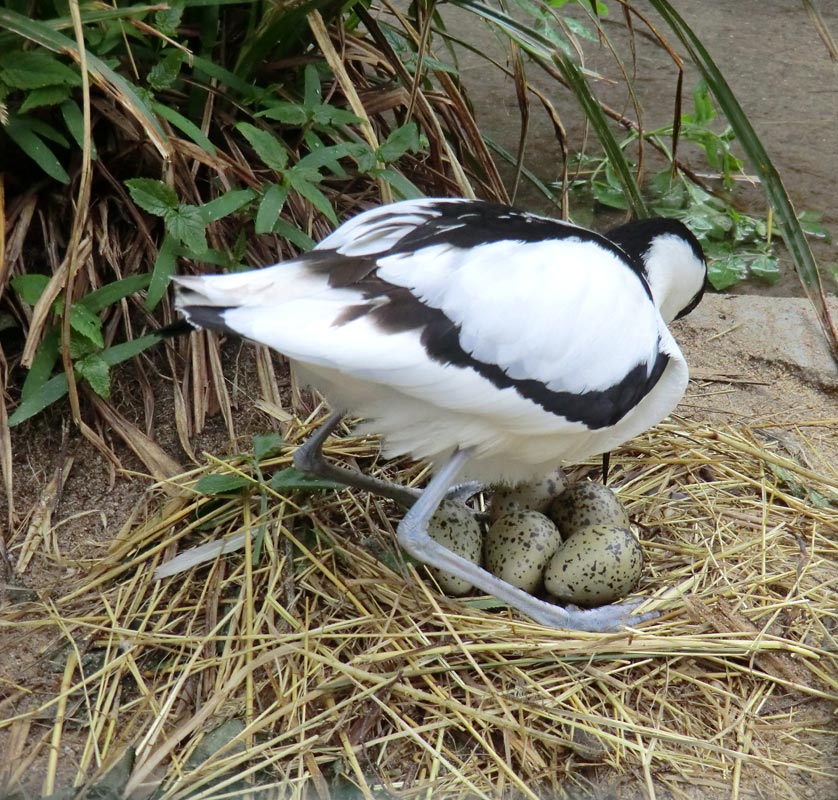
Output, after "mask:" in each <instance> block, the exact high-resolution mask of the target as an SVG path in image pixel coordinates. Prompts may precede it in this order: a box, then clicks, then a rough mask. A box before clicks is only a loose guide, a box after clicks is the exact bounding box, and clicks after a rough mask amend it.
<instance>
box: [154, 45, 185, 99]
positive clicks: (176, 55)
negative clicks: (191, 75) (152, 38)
mask: <svg viewBox="0 0 838 800" xmlns="http://www.w3.org/2000/svg"><path fill="white" fill-rule="evenodd" d="M182 65H183V53H181V51H180V50H178V49H171V50H169V51H168V52H167V53H166V55H165V56H164V57H163V58H161V59H160V60H159V61H157V62H155V64H154V66H153V67H152V68H151V70H150V71H149V73H148V78H147V80H148V85H149V86H150V87H151V88H152V89H155V90H156V91H163V90H165V89H168V88H169V87H171V86H172V84H173V83H174V82H175V81H176V80H177V79H178V76H179V75H180V68H181V66H182Z"/></svg>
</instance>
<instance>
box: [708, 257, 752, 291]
mask: <svg viewBox="0 0 838 800" xmlns="http://www.w3.org/2000/svg"><path fill="white" fill-rule="evenodd" d="M747 277H748V265H747V263H746V262H745V261H744V260H743V259H742V258H741V257H740V256H735V255H729V256H727V257H726V258H717V259H714V260H713V261H711V262H710V264H709V265H708V267H707V280H709V281H710V285H711V286H712V287H713V288H714V289H715V290H716V291H717V292H721V291H724V290H725V289H729V288H730V287H731V286H733V285H734V284H736V283H739V282H740V281H743V280H745V278H747Z"/></svg>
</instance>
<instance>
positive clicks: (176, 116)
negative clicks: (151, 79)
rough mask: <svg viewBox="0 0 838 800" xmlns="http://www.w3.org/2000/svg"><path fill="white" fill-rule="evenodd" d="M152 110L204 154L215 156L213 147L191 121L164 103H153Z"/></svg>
mask: <svg viewBox="0 0 838 800" xmlns="http://www.w3.org/2000/svg"><path fill="white" fill-rule="evenodd" d="M152 108H154V110H155V111H156V112H157V114H159V115H160V116H161V117H163V119H165V120H166V121H167V122H169V123H171V125H172V126H173V127H175V128H177V129H178V130H179V131H180V132H181V133H182V134H184V135H185V136H187V137H189V138H190V139H191V140H192V141H193V142H195V144H197V145H198V147H200V148H201V149H202V150H203V151H204V152H205V153H209V154H210V155H211V156H214V155H215V154H216V149H215V145H214V144H213V143H212V142H211V141H210V140H209V138H208V137H207V136H206V135H205V134H204V132H203V131H202V130H201V129H200V128H199V127H198V126H197V125H196V124H195V123H194V122H192V120H190V119H187V118H186V117H184V116H183V114H181V113H180V112H178V111H175V109H173V108H172V107H171V106H167V105H165V104H164V103H153V104H152Z"/></svg>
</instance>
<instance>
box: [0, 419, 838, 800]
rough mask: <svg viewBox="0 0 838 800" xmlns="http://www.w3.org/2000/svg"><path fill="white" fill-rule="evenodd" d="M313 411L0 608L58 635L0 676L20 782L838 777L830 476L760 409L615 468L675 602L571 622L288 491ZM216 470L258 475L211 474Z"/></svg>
mask: <svg viewBox="0 0 838 800" xmlns="http://www.w3.org/2000/svg"><path fill="white" fill-rule="evenodd" d="M314 416H316V415H314ZM316 422H317V419H315V418H314V417H312V419H311V420H309V421H308V422H305V423H299V424H295V425H292V426H291V427H290V428H289V429H288V431H289V432H288V434H287V436H286V440H287V441H289V445H288V446H286V447H284V448H282V449H281V450H280V451H278V454H276V455H274V456H272V457H271V458H269V459H266V460H264V461H263V462H262V463H261V464H256V463H255V461H254V459H253V457H252V456H247V455H243V456H241V457H238V458H235V459H232V460H230V461H228V462H226V463H222V462H219V461H216V460H210V462H209V463H208V465H207V467H206V468H205V469H202V470H200V471H194V472H191V473H189V474H185V475H183V476H182V477H181V478H179V479H177V480H175V481H173V482H170V483H167V484H160V485H158V486H157V487H156V489H155V490H154V491H153V492H150V493H149V495H148V496H147V497H146V498H145V499H144V501H143V503H142V504H141V505H140V506H138V507H137V508H136V510H135V512H134V514H133V515H132V518H131V520H130V522H129V524H127V525H126V526H125V528H124V529H123V530H122V531H121V532H120V533H119V534H118V535H117V536H115V537H114V539H113V543H112V546H111V548H110V552H109V553H108V554H107V556H106V557H104V558H102V559H101V560H99V561H97V562H96V563H93V564H90V565H87V569H86V570H85V572H84V577H83V579H80V580H79V582H78V585H73V586H67V587H65V588H64V594H63V596H61V597H53V598H52V599H50V600H45V601H38V602H27V603H23V604H17V605H15V606H12V607H10V608H6V609H5V610H4V611H2V612H0V625H2V628H0V630H2V631H3V636H4V637H6V639H7V641H9V640H10V638H11V637H15V636H17V637H26V636H29V635H30V634H31V632H32V631H33V630H35V629H41V630H44V629H46V630H48V631H50V633H51V634H54V636H53V644H52V647H51V649H50V652H49V656H50V658H51V659H52V660H53V662H54V663H57V664H58V669H57V671H56V673H55V679H54V681H53V682H52V684H51V685H44V683H43V681H42V680H40V681H39V682H38V683H37V685H34V679H33V681H32V684H33V685H26V682H25V679H24V680H23V682H22V683H21V682H18V683H17V684H15V685H10V684H7V685H6V686H5V689H4V695H5V699H3V700H2V703H0V720H2V721H0V732H2V730H3V729H5V730H6V740H5V741H6V742H7V747H8V749H9V754H10V755H11V756H12V757H11V758H10V759H9V760H8V762H7V767H6V769H7V777H8V778H9V782H10V785H14V783H15V782H16V781H20V780H22V779H23V776H24V775H25V774H26V771H27V770H29V769H30V768H31V767H32V765H33V764H35V763H41V764H44V765H45V767H44V778H43V787H44V790H45V792H47V793H49V791H50V790H54V789H55V786H56V775H58V774H63V775H68V774H69V775H70V776H71V777H73V778H74V781H75V785H76V786H77V787H79V791H80V793H82V794H83V793H84V792H85V791H90V790H91V788H95V790H96V794H97V795H98V796H100V797H102V796H120V795H122V796H131V797H135V796H143V795H146V794H148V793H150V792H152V791H153V790H156V791H157V794H156V797H159V798H179V797H186V796H189V797H191V798H202V797H221V796H239V795H242V794H244V793H246V792H248V791H252V790H253V789H254V788H255V787H260V788H262V789H268V788H272V789H273V796H278V797H300V798H302V797H318V798H329V797H386V796H398V797H405V798H414V797H422V798H430V797H445V798H464V797H469V798H471V797H500V796H502V797H526V798H545V797H567V796H571V797H581V796H590V794H589V792H591V791H594V788H596V787H599V788H598V789H597V791H604V789H603V787H608V786H611V787H613V786H622V787H623V788H622V789H621V790H620V791H621V796H627V797H633V796H644V797H647V796H648V797H685V798H695V797H712V798H716V797H721V796H725V797H734V798H735V797H749V796H752V793H753V792H765V793H766V795H767V796H771V797H775V798H782V797H795V796H797V792H798V790H799V789H800V786H801V785H808V784H807V781H812V782H814V783H815V784H818V782H821V783H822V782H823V781H824V780H828V778H827V777H826V776H828V775H829V771H830V770H834V769H835V760H834V747H835V736H834V732H835V724H834V717H833V716H832V713H833V711H834V707H835V706H834V703H835V700H836V699H838V651H836V627H838V611H837V610H836V605H837V604H836V589H838V533H836V531H838V504H836V497H838V492H837V491H836V490H838V481H837V480H836V478H835V476H832V477H827V476H825V475H819V474H817V473H816V472H814V471H813V470H812V469H810V468H808V467H806V466H803V465H801V464H800V463H798V461H796V460H795V459H794V458H793V457H791V456H789V455H788V453H786V452H785V451H784V450H783V447H782V445H781V444H780V443H778V442H777V440H776V439H772V438H771V437H770V436H767V435H766V434H765V433H764V432H762V431H759V430H755V429H747V428H738V429H722V430H719V429H714V428H710V427H706V426H703V425H701V424H697V423H691V422H687V421H682V420H677V421H675V422H672V423H670V424H667V425H662V426H660V427H658V428H657V429H655V430H654V431H652V432H650V433H649V434H647V435H646V436H645V437H642V438H640V439H638V440H635V441H633V442H632V443H631V444H630V446H628V447H627V448H624V449H623V450H622V451H620V452H619V453H617V454H615V462H616V464H617V469H616V471H615V473H614V475H613V479H612V485H614V486H615V487H617V488H618V489H619V492H620V496H621V498H622V499H623V501H624V502H625V504H626V505H627V507H628V509H629V512H630V514H631V516H632V519H633V520H634V522H635V523H636V524H637V525H638V526H639V528H640V530H641V532H642V539H643V544H644V547H645V551H646V554H647V561H648V563H647V567H646V571H645V574H644V579H643V583H642V584H641V587H640V590H639V591H640V593H641V594H642V595H643V596H645V597H647V598H649V603H648V606H651V607H653V608H656V609H658V610H660V611H661V612H662V616H661V617H660V618H659V619H658V620H656V621H655V622H653V623H651V624H647V625H645V626H644V627H643V628H642V630H638V631H628V632H625V633H620V634H613V635H596V634H581V633H576V632H567V631H561V630H548V629H544V628H542V627H539V626H537V625H534V624H532V623H530V622H529V621H526V620H523V619H521V618H518V617H514V616H512V615H510V614H509V612H508V611H505V610H503V609H496V608H495V609H489V605H490V602H489V601H488V600H487V599H486V598H482V599H481V598H471V599H466V600H464V601H454V600H449V599H447V598H445V597H443V596H441V595H440V594H439V593H438V592H437V591H436V590H435V589H434V588H433V587H432V586H431V585H430V584H429V583H428V579H427V578H426V577H425V576H424V575H423V574H422V572H423V571H422V569H421V567H418V566H417V565H414V564H411V563H407V562H406V561H405V560H404V559H403V558H402V557H401V556H400V555H399V554H398V553H397V551H396V550H395V548H394V545H393V538H392V532H393V525H394V522H395V521H396V520H397V519H398V517H399V512H398V511H397V509H395V508H393V507H392V506H390V505H389V504H386V503H383V502H381V501H380V500H378V499H376V498H373V497H370V496H368V495H365V494H361V493H356V492H353V491H350V490H344V491H331V490H325V491H323V490H321V491H317V492H311V491H309V492H288V491H285V492H282V493H280V492H277V491H274V490H273V489H272V488H271V483H270V478H271V476H272V475H274V474H275V473H276V472H277V471H278V470H281V469H284V468H287V467H288V466H289V465H290V458H291V452H292V451H293V446H292V445H293V443H295V442H297V441H298V440H299V439H301V438H303V437H304V436H305V435H307V433H308V432H309V430H310V429H311V428H312V427H313V426H314V424H315V423H316ZM327 451H328V452H330V454H331V455H332V456H334V457H337V458H339V459H341V460H342V461H344V462H347V461H348V462H350V463H351V462H353V461H354V462H356V463H358V464H360V465H361V466H362V467H364V468H365V469H370V470H371V471H373V472H375V473H376V474H379V475H382V476H384V477H387V478H390V479H396V480H400V481H403V482H412V483H420V482H421V481H422V480H423V477H424V475H423V474H422V471H421V468H420V467H419V466H416V465H412V464H408V463H406V462H405V463H403V464H400V465H392V464H390V465H380V464H377V463H376V461H375V458H376V453H377V448H376V443H375V442H374V441H373V440H370V439H359V438H352V437H345V438H342V439H339V440H337V441H336V442H335V443H334V444H333V445H332V446H331V448H330V451H329V450H328V449H327ZM582 472H583V473H584V468H582ZM210 473H213V474H222V475H240V476H243V477H244V478H246V482H247V486H246V487H245V489H243V490H238V491H236V492H233V493H231V494H226V495H225V494H223V493H222V494H212V493H211V494H204V493H199V492H196V490H195V486H196V481H198V480H199V479H200V478H202V477H205V476H206V475H207V474H210ZM223 485H224V483H223V481H222V484H221V486H222V487H223ZM202 486H203V487H206V486H208V484H207V483H206V480H205V481H204V483H203V484H202ZM244 532H250V534H251V535H245V534H244ZM219 541H222V542H227V543H228V545H227V548H226V549H227V550H228V551H230V552H227V553H226V554H218V553H217V546H216V545H209V548H210V549H211V548H213V547H216V550H214V551H212V552H211V553H210V554H209V555H208V553H207V548H204V550H199V551H198V555H197V556H195V555H194V553H190V555H188V556H186V558H187V559H191V560H192V561H193V562H194V561H200V560H201V559H202V558H203V559H208V560H206V561H205V562H204V563H202V564H198V565H195V566H191V567H188V568H187V569H185V571H182V572H179V573H178V574H175V575H172V576H170V577H165V578H162V579H158V578H157V577H155V570H156V569H157V568H158V567H160V565H161V564H163V563H165V562H166V561H167V560H168V559H171V558H172V557H173V556H175V555H176V554H178V553H183V552H184V551H187V550H189V549H190V548H194V547H196V546H199V545H201V544H206V543H207V542H219ZM201 554H203V556H202V555H201ZM177 563H178V562H176V565H177ZM176 568H177V566H176ZM830 731H831V733H832V734H833V735H832V736H831V738H830ZM830 742H831V743H832V744H831V746H832V748H833V755H832V756H829V755H828V753H827V752H826V751H825V748H826V747H828V746H829V743H830ZM68 770H69V772H68ZM833 774H834V773H833ZM819 785H820V784H819ZM597 796H604V795H602V794H599V795H597ZM760 796H762V795H760Z"/></svg>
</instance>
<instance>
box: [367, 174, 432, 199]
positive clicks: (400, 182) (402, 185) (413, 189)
mask: <svg viewBox="0 0 838 800" xmlns="http://www.w3.org/2000/svg"><path fill="white" fill-rule="evenodd" d="M378 174H379V176H380V177H382V178H384V180H385V181H387V183H389V184H390V186H392V187H393V189H395V190H396V194H397V195H398V196H399V197H400V198H401V199H402V200H414V199H416V198H418V197H424V195H423V193H422V190H421V189H420V188H419V187H418V186H417V185H416V184H415V183H412V182H411V181H409V180H408V179H407V178H405V176H404V175H402V174H401V172H399V171H398V170H395V169H391V168H390V167H387V168H386V169H383V170H381V171H380V172H379V173H378Z"/></svg>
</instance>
